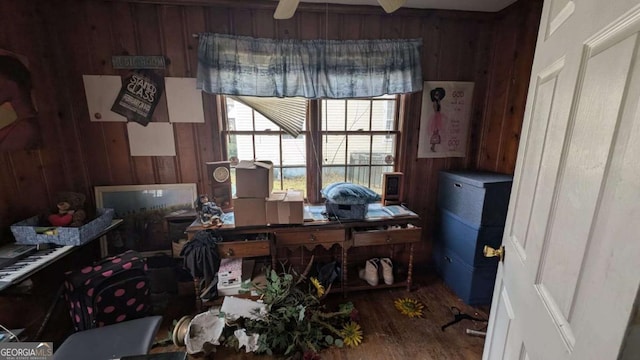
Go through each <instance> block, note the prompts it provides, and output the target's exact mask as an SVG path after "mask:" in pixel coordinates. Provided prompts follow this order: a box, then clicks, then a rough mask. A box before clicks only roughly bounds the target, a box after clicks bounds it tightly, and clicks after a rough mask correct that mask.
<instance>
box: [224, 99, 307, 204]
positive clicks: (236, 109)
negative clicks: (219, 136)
mask: <svg viewBox="0 0 640 360" xmlns="http://www.w3.org/2000/svg"><path fill="white" fill-rule="evenodd" d="M226 103H227V124H226V134H227V136H226V138H227V156H228V158H229V159H231V158H232V157H236V158H237V159H240V160H252V159H256V160H268V161H271V162H272V163H273V169H274V172H273V175H274V176H273V178H274V179H273V181H274V183H273V188H274V189H300V190H303V191H305V192H306V189H307V175H306V168H307V165H306V164H307V156H306V144H305V139H306V137H307V136H306V134H305V132H304V131H303V133H301V134H300V135H299V136H298V137H297V138H293V137H292V136H290V135H288V134H286V133H285V132H284V131H282V129H281V128H280V127H279V126H277V125H276V124H274V123H272V122H271V121H270V120H268V119H267V118H265V117H264V116H262V115H261V114H260V113H258V112H257V111H255V110H253V109H252V108H250V107H249V106H247V105H244V104H242V103H240V102H238V101H234V100H233V99H230V98H228V97H227V98H226ZM234 177H235V172H234V171H233V170H232V181H233V178H234ZM233 183H235V181H233Z"/></svg>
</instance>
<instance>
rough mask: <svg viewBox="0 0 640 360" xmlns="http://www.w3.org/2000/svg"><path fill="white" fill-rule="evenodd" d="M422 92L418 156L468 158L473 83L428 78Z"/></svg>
mask: <svg viewBox="0 0 640 360" xmlns="http://www.w3.org/2000/svg"><path fill="white" fill-rule="evenodd" d="M422 91H423V94H422V115H421V116H420V137H419V144H418V157H419V158H441V157H465V156H466V151H467V137H468V134H469V124H470V122H471V102H472V100H473V83H472V82H456V81H425V82H424V87H423V90H422Z"/></svg>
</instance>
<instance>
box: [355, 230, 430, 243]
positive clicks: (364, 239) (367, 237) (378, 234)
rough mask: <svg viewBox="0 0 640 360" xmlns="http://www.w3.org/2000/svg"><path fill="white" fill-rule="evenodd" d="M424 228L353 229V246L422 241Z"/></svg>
mask: <svg viewBox="0 0 640 360" xmlns="http://www.w3.org/2000/svg"><path fill="white" fill-rule="evenodd" d="M421 233H422V228H420V227H412V228H402V229H388V230H366V231H359V230H355V229H354V230H353V246H370V245H386V244H406V243H412V242H418V241H420V235H421Z"/></svg>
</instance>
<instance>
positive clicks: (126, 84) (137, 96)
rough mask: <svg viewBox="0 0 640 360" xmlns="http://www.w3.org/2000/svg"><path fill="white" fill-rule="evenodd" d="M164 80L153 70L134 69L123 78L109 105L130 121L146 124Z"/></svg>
mask: <svg viewBox="0 0 640 360" xmlns="http://www.w3.org/2000/svg"><path fill="white" fill-rule="evenodd" d="M163 89H164V80H163V77H162V75H159V74H158V73H156V72H155V71H153V70H147V69H145V70H135V71H132V72H131V73H130V74H129V75H128V76H126V77H125V78H124V79H123V82H122V89H120V93H119V94H118V97H117V98H116V101H115V103H114V104H113V106H112V107H111V111H113V112H116V113H118V114H120V115H122V116H124V117H126V118H127V119H129V120H130V121H135V122H138V123H140V124H141V125H144V126H146V125H147V124H148V123H149V122H150V121H151V118H152V117H153V111H154V110H155V108H156V105H158V102H159V101H160V96H161V95H162V91H163Z"/></svg>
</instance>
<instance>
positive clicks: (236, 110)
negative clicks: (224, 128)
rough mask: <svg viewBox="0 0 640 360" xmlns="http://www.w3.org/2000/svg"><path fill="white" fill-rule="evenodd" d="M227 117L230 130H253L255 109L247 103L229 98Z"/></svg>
mask: <svg viewBox="0 0 640 360" xmlns="http://www.w3.org/2000/svg"><path fill="white" fill-rule="evenodd" d="M227 118H228V119H229V121H228V124H229V130H240V131H251V130H253V109H251V108H250V107H248V106H247V105H245V104H242V103H239V102H237V101H233V100H232V99H230V98H227ZM231 119H233V121H231ZM232 123H233V124H232Z"/></svg>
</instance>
